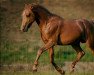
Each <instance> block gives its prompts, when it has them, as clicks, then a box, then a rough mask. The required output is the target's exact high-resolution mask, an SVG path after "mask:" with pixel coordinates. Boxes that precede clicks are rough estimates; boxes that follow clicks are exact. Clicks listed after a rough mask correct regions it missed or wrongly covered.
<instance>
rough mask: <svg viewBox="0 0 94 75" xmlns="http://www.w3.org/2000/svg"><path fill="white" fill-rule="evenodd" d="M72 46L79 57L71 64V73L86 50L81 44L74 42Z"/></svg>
mask: <svg viewBox="0 0 94 75" xmlns="http://www.w3.org/2000/svg"><path fill="white" fill-rule="evenodd" d="M72 47H73V48H74V50H75V51H76V52H77V58H76V60H75V61H73V63H72V65H71V71H70V73H72V72H74V69H75V65H76V64H77V62H78V61H79V60H80V59H81V58H82V57H83V56H84V55H85V52H84V51H83V50H82V48H81V47H80V44H73V45H72Z"/></svg>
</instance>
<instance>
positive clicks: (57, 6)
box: [0, 0, 94, 75]
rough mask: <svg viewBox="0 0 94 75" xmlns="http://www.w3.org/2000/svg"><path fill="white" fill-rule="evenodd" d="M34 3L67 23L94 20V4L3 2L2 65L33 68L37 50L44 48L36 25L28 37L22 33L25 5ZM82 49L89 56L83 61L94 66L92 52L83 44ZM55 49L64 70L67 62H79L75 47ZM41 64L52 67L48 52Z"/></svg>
mask: <svg viewBox="0 0 94 75" xmlns="http://www.w3.org/2000/svg"><path fill="white" fill-rule="evenodd" d="M33 2H38V3H39V4H41V5H43V6H44V7H45V8H47V9H48V10H49V11H50V12H52V13H55V14H57V15H59V16H61V17H63V18H65V19H79V18H86V19H89V20H91V19H94V0H54V1H53V0H0V65H11V64H31V65H32V64H33V62H34V59H35V57H36V53H37V50H38V49H39V48H40V47H41V46H43V44H44V43H43V42H42V40H41V38H40V32H39V28H38V26H37V24H36V23H34V24H33V26H32V27H31V28H30V29H29V31H28V32H26V33H21V32H20V31H19V29H20V25H21V13H22V10H23V8H24V4H25V3H33ZM81 47H82V48H83V49H84V51H85V52H86V55H85V56H84V57H83V58H82V59H81V61H82V62H94V56H93V55H92V53H91V52H90V50H89V48H87V47H86V45H85V44H81ZM54 49H55V62H56V63H57V64H58V65H60V66H61V67H62V66H63V65H64V62H65V61H67V62H71V61H73V60H74V59H75V58H76V52H75V51H74V50H73V49H72V47H71V46H63V47H62V46H55V47H54ZM39 61H40V65H41V66H46V65H47V64H49V55H48V52H45V53H44V54H43V55H42V56H41V58H40V60H39ZM48 68H49V67H48ZM46 69H47V68H46ZM51 70H52V69H51ZM51 70H49V71H51ZM53 71H54V70H53ZM49 73H50V72H49ZM38 74H39V73H38ZM38 74H34V75H38ZM52 74H53V73H51V75H52ZM2 75H3V74H2ZM4 75H6V74H4ZM22 75H23V74H22ZM39 75H42V74H41V73H40V74H39ZM45 75H46V73H45ZM47 75H50V74H47ZM82 75H83V74H82ZM87 75H88V74H87ZM89 75H90V74H89Z"/></svg>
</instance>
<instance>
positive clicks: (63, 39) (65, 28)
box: [20, 3, 94, 75]
mask: <svg viewBox="0 0 94 75" xmlns="http://www.w3.org/2000/svg"><path fill="white" fill-rule="evenodd" d="M34 21H35V22H36V23H37V24H38V27H39V29H40V33H41V38H42V40H43V42H44V46H43V47H41V48H40V49H39V50H38V52H37V56H36V59H35V62H34V65H33V68H32V69H33V71H37V66H38V60H39V58H40V56H41V54H42V53H43V52H44V51H48V52H49V56H50V63H51V64H52V65H53V66H54V68H55V69H56V70H57V71H58V72H59V73H60V74H61V75H64V74H65V71H64V70H63V69H61V68H60V67H59V66H57V64H56V63H55V62H54V49H53V47H54V46H55V45H62V46H63V45H71V46H72V47H73V49H74V50H75V51H76V52H77V58H76V59H75V60H74V61H73V63H72V64H71V72H73V71H74V69H75V65H76V64H77V62H78V61H79V60H80V59H81V58H82V57H83V56H84V55H85V52H84V51H83V50H82V48H81V47H80V43H86V44H87V46H88V47H89V48H90V49H91V51H92V53H93V54H94V20H90V21H89V20H86V19H74V20H66V19H64V18H62V17H60V16H58V15H56V14H53V13H51V12H50V11H48V10H47V9H46V8H44V7H43V6H41V5H39V4H34V3H32V4H25V7H24V10H23V12H22V25H21V28H20V30H21V31H22V32H27V31H28V29H29V28H30V27H31V26H32V23H33V22H34Z"/></svg>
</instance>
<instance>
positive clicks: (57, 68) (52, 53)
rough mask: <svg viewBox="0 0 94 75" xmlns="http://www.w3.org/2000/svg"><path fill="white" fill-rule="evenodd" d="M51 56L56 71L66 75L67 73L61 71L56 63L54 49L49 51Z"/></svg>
mask: <svg viewBox="0 0 94 75" xmlns="http://www.w3.org/2000/svg"><path fill="white" fill-rule="evenodd" d="M49 55H50V63H51V64H52V65H53V66H54V67H55V69H56V70H57V71H58V72H59V73H60V74H61V75H64V74H65V72H64V71H63V70H61V68H60V67H58V66H57V65H56V63H55V62H54V50H53V47H52V48H50V49H49Z"/></svg>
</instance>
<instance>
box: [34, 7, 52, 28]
mask: <svg viewBox="0 0 94 75" xmlns="http://www.w3.org/2000/svg"><path fill="white" fill-rule="evenodd" d="M51 15H52V14H51V13H50V12H49V11H48V10H46V9H45V8H38V9H37V10H36V12H35V17H36V22H37V24H38V25H39V27H42V26H43V25H45V24H44V23H47V21H48V19H49V18H50V17H51Z"/></svg>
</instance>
